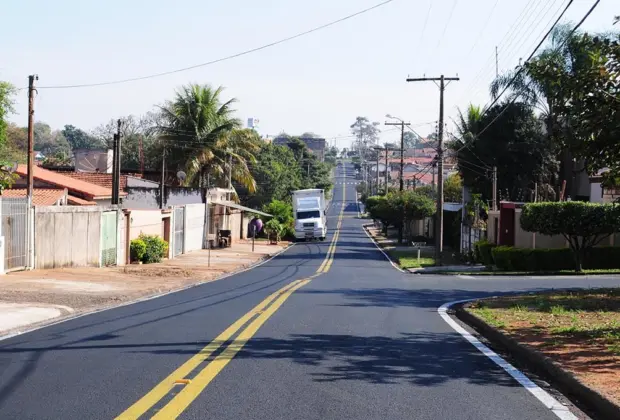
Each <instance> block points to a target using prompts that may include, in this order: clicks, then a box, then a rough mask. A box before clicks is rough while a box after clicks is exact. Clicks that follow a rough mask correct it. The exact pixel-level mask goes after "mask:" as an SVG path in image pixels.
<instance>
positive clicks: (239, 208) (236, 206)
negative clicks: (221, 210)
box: [211, 201, 273, 217]
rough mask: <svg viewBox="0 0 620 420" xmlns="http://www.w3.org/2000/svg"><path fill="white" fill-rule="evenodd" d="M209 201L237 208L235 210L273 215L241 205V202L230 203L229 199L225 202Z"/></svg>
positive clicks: (266, 215)
mask: <svg viewBox="0 0 620 420" xmlns="http://www.w3.org/2000/svg"><path fill="white" fill-rule="evenodd" d="M211 203H212V204H217V205H218V206H225V207H230V208H232V209H237V210H241V211H247V212H248V213H255V214H259V215H261V216H265V217H273V216H272V215H271V214H268V213H264V212H262V211H259V210H254V209H251V208H249V207H245V206H242V205H241V204H237V203H232V202H230V201H227V202H223V201H212V202H211Z"/></svg>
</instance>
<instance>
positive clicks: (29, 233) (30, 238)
mask: <svg viewBox="0 0 620 420" xmlns="http://www.w3.org/2000/svg"><path fill="white" fill-rule="evenodd" d="M35 80H39V76H38V75H36V74H33V75H30V76H28V168H27V171H28V174H27V175H28V176H27V178H28V180H27V189H26V200H27V206H28V212H27V215H28V217H27V222H26V238H25V240H26V244H28V245H27V250H28V258H27V268H28V269H33V268H34V226H33V223H32V222H33V221H34V219H33V218H32V217H30V215H31V214H30V211H31V210H32V200H33V191H34V93H35V88H34V82H35ZM0 230H2V229H1V227H0ZM0 258H4V256H3V255H2V256H0Z"/></svg>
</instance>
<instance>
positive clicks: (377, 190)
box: [375, 150, 381, 195]
mask: <svg viewBox="0 0 620 420" xmlns="http://www.w3.org/2000/svg"><path fill="white" fill-rule="evenodd" d="M375 153H377V166H375V169H376V172H377V173H376V175H377V182H376V186H375V190H376V195H379V157H380V155H381V153H379V151H378V150H375Z"/></svg>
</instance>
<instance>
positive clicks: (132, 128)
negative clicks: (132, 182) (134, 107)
mask: <svg viewBox="0 0 620 420" xmlns="http://www.w3.org/2000/svg"><path fill="white" fill-rule="evenodd" d="M120 120H121V168H123V169H132V170H136V171H137V170H139V169H140V168H141V159H144V167H145V168H153V169H154V168H157V167H158V166H157V163H161V149H160V148H159V147H157V146H158V143H157V129H158V125H159V123H160V121H159V120H160V114H159V113H157V112H148V113H146V114H145V115H141V116H134V115H128V116H126V117H122V118H120ZM117 130H118V123H117V119H112V120H110V121H108V122H107V123H105V124H101V125H99V126H98V127H97V128H95V129H94V130H93V131H92V132H91V136H92V137H94V138H96V139H97V140H98V141H99V142H101V143H102V144H105V145H106V147H107V148H112V147H113V145H114V134H116V132H117ZM140 144H142V155H141V153H140ZM175 173H176V172H175Z"/></svg>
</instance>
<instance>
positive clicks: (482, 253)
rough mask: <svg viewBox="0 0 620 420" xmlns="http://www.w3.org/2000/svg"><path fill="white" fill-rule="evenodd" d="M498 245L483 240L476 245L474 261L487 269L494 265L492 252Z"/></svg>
mask: <svg viewBox="0 0 620 420" xmlns="http://www.w3.org/2000/svg"><path fill="white" fill-rule="evenodd" d="M496 246H497V245H495V244H492V243H490V242H489V241H486V240H482V241H478V242H476V243H475V244H474V260H475V262H477V263H481V264H484V265H485V266H487V267H491V266H492V265H493V255H492V254H491V251H492V250H493V248H495V247H496Z"/></svg>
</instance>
